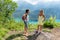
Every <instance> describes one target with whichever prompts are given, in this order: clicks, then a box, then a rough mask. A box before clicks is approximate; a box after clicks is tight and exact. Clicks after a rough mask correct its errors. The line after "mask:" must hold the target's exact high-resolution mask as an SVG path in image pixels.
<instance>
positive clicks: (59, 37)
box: [5, 28, 60, 40]
mask: <svg viewBox="0 0 60 40" xmlns="http://www.w3.org/2000/svg"><path fill="white" fill-rule="evenodd" d="M7 35H8V36H6V37H5V40H60V28H54V29H52V32H51V33H49V32H42V33H41V34H34V32H30V35H29V36H28V37H26V36H24V35H23V32H20V31H16V32H14V31H13V32H9V33H8V34H7Z"/></svg>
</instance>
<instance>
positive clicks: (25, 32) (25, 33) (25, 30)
mask: <svg viewBox="0 0 60 40" xmlns="http://www.w3.org/2000/svg"><path fill="white" fill-rule="evenodd" d="M27 30H28V28H26V27H25V28H24V35H26V36H28V31H27Z"/></svg>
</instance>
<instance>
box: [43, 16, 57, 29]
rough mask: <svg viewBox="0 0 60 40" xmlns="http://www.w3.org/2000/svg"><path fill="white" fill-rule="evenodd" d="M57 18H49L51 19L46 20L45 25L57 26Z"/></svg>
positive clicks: (49, 26)
mask: <svg viewBox="0 0 60 40" xmlns="http://www.w3.org/2000/svg"><path fill="white" fill-rule="evenodd" d="M55 19H56V17H54V18H53V17H52V16H51V17H50V18H49V20H46V21H45V22H44V25H43V26H44V27H45V28H54V27H55V26H56V22H55Z"/></svg>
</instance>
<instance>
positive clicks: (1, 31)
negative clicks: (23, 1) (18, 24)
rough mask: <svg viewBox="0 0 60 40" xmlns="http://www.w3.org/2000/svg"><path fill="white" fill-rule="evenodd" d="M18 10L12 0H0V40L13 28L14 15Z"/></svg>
mask: <svg viewBox="0 0 60 40" xmlns="http://www.w3.org/2000/svg"><path fill="white" fill-rule="evenodd" d="M16 8H17V4H16V3H15V2H13V1H12V0H0V40H2V37H4V36H5V35H6V33H7V32H8V30H9V29H8V28H9V27H12V25H13V24H12V25H11V23H12V22H11V20H12V13H13V12H14V11H15V9H16ZM13 23H14V22H13Z"/></svg>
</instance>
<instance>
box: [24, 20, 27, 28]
mask: <svg viewBox="0 0 60 40" xmlns="http://www.w3.org/2000/svg"><path fill="white" fill-rule="evenodd" d="M24 24H25V27H26V28H28V22H27V21H25V20H24Z"/></svg>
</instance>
